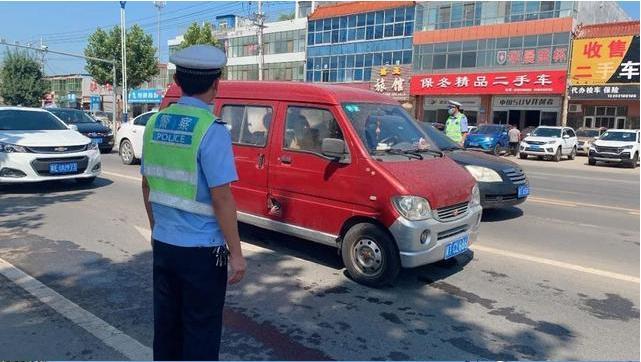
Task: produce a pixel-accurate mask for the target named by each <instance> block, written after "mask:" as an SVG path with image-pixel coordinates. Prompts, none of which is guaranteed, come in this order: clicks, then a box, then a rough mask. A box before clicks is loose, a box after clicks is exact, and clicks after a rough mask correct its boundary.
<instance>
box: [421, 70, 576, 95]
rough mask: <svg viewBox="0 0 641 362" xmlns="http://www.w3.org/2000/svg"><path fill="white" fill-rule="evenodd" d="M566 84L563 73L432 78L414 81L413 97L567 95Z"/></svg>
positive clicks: (465, 74)
mask: <svg viewBox="0 0 641 362" xmlns="http://www.w3.org/2000/svg"><path fill="white" fill-rule="evenodd" d="M565 82H566V73H565V71H562V70H548V71H527V72H497V73H458V74H428V75H418V76H414V77H412V79H411V82H410V94H412V95H432V94H434V95H439V94H526V95H527V94H563V93H564V92H565V87H566V83H565Z"/></svg>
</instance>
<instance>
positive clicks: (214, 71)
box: [169, 45, 227, 75]
mask: <svg viewBox="0 0 641 362" xmlns="http://www.w3.org/2000/svg"><path fill="white" fill-rule="evenodd" d="M169 61H170V62H172V63H174V64H175V65H176V72H181V73H187V74H193V75H220V74H221V73H222V71H223V67H224V66H225V64H227V57H226V56H225V53H223V51H222V50H220V49H218V48H216V47H215V46H212V45H192V46H190V47H187V48H185V49H183V50H180V51H178V52H176V53H174V54H173V55H171V56H170V57H169Z"/></svg>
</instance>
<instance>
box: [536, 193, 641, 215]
mask: <svg viewBox="0 0 641 362" xmlns="http://www.w3.org/2000/svg"><path fill="white" fill-rule="evenodd" d="M528 200H529V201H530V202H535V203H539V204H548V205H557V206H567V207H578V206H585V207H594V208H599V209H606V210H615V211H623V212H627V213H628V214H630V215H640V214H639V209H629V208H625V207H618V206H609V205H599V204H589V203H585V202H577V201H566V200H558V199H548V198H544V197H535V196H530V197H529V198H528Z"/></svg>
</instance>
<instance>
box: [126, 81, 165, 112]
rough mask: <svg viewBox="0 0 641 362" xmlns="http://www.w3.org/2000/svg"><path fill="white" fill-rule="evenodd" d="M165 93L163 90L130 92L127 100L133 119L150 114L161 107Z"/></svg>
mask: <svg viewBox="0 0 641 362" xmlns="http://www.w3.org/2000/svg"><path fill="white" fill-rule="evenodd" d="M163 95H164V91H163V90H162V89H154V88H151V89H134V90H132V91H131V92H129V96H128V97H127V100H128V102H129V105H130V113H131V116H130V117H131V118H133V117H136V116H138V115H139V114H142V113H145V112H149V111H151V110H154V109H156V108H158V107H159V106H160V102H161V101H162V97H163Z"/></svg>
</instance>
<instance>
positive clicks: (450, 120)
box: [445, 101, 467, 146]
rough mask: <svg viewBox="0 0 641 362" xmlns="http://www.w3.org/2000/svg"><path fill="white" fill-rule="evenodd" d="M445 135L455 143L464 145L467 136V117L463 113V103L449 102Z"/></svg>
mask: <svg viewBox="0 0 641 362" xmlns="http://www.w3.org/2000/svg"><path fill="white" fill-rule="evenodd" d="M447 113H448V114H449V116H448V117H447V121H445V134H446V135H447V136H448V137H449V138H450V139H451V140H452V141H454V142H456V143H458V144H459V145H461V146H462V145H463V143H464V142H465V137H466V136H467V117H466V116H465V114H463V112H461V103H459V102H455V101H449V102H448V107H447Z"/></svg>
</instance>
